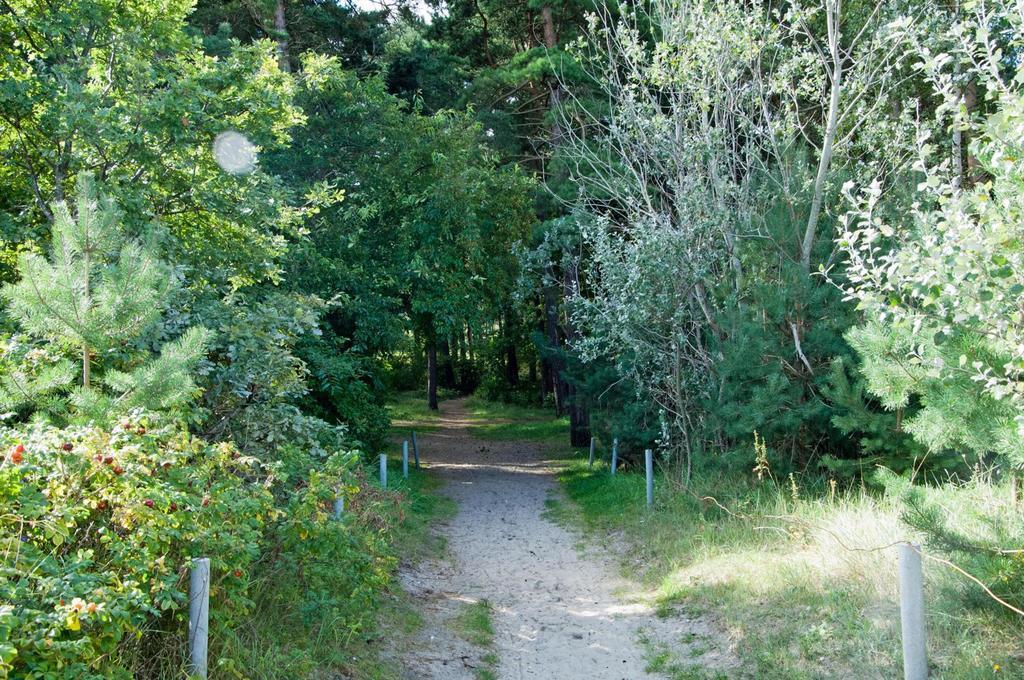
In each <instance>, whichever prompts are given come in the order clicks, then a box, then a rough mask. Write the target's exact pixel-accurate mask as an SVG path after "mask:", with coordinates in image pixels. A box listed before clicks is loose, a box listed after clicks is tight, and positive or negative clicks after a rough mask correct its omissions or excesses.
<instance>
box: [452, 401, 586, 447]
mask: <svg viewBox="0 0 1024 680" xmlns="http://www.w3.org/2000/svg"><path fill="white" fill-rule="evenodd" d="M466 405H467V407H468V408H469V411H470V413H471V414H472V416H473V418H474V419H478V420H479V421H480V424H478V425H470V426H469V428H468V429H469V432H470V434H472V435H473V436H474V437H477V438H479V439H487V440H491V441H529V442H536V443H540V444H544V445H545V446H559V445H564V444H565V442H566V441H567V440H568V438H569V419H568V418H554V417H552V414H551V410H550V409H545V408H532V407H528V406H517V405H513V404H503V403H500V402H493V401H487V400H486V399H481V398H479V397H470V398H469V400H468V401H467V402H466Z"/></svg>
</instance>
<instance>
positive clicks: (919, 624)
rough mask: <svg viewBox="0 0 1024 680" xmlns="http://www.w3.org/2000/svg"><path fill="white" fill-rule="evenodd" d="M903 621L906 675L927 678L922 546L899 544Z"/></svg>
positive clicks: (914, 679) (909, 679) (918, 679)
mask: <svg viewBox="0 0 1024 680" xmlns="http://www.w3.org/2000/svg"><path fill="white" fill-rule="evenodd" d="M899 565H900V566H899V571H900V624H901V625H902V628H903V677H904V678H905V680H927V678H928V650H927V645H926V638H925V628H924V577H923V575H922V573H921V546H919V545H915V544H913V543H901V544H900V546H899Z"/></svg>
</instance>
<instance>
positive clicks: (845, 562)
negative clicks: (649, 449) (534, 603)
mask: <svg viewBox="0 0 1024 680" xmlns="http://www.w3.org/2000/svg"><path fill="white" fill-rule="evenodd" d="M561 481H562V482H563V485H564V488H565V490H566V494H567V496H568V498H569V499H570V502H564V501H562V502H556V503H554V504H553V508H552V509H551V511H550V514H552V515H553V516H554V517H555V518H556V519H559V520H560V521H563V522H566V523H570V524H573V525H576V526H578V527H580V528H582V529H583V530H584V531H585V532H586V533H587V534H588V535H589V536H590V537H591V538H592V539H593V538H596V539H598V540H600V539H601V538H603V537H610V536H615V537H616V540H609V541H607V543H608V547H609V549H612V550H617V551H620V553H619V554H620V557H621V562H622V566H623V570H624V572H626V573H628V574H629V575H630V576H632V577H634V578H640V579H641V580H643V581H644V582H645V584H646V585H648V586H649V587H651V588H653V589H654V590H655V591H656V593H657V601H658V611H659V613H660V614H661V615H671V614H672V613H674V612H679V613H686V614H691V615H708V616H709V617H710V618H711V620H713V621H714V622H715V623H716V624H717V626H718V627H719V628H720V629H721V630H722V631H723V632H724V634H727V635H728V636H729V637H730V638H731V639H733V640H734V641H735V648H736V652H737V653H738V654H739V656H740V660H741V662H742V672H743V674H744V675H746V676H748V677H758V678H780V679H781V678H795V679H800V678H808V679H809V678H823V677H828V678H839V677H842V678H888V677H898V676H899V675H900V674H901V673H902V666H901V664H902V660H901V659H902V655H901V648H900V634H899V610H898V606H897V602H898V600H897V597H898V593H897V573H896V555H895V550H894V549H892V548H888V549H881V550H871V551H862V550H848V549H845V548H844V547H843V545H845V546H847V547H848V548H876V547H880V546H886V545H888V544H890V543H892V542H894V541H898V540H905V539H907V538H912V537H915V536H914V533H913V532H912V531H911V530H910V529H909V528H908V527H906V526H905V525H904V524H902V522H901V521H900V519H899V512H900V508H899V506H898V505H897V502H896V501H895V500H890V499H887V498H876V497H872V496H871V495H868V494H865V493H863V492H862V491H861V490H860V489H850V490H848V491H846V492H845V493H844V492H837V493H833V494H829V493H828V492H825V493H824V494H821V493H820V492H819V495H810V494H809V493H808V492H807V490H805V489H801V488H799V486H798V487H797V489H796V492H795V494H794V492H793V490H792V489H791V488H790V486H789V482H788V481H785V482H784V483H783V484H782V485H780V486H779V487H776V486H775V485H774V483H772V482H770V481H767V480H766V481H765V482H763V483H757V482H755V481H752V480H741V481H738V482H731V483H727V482H724V481H723V480H721V479H716V478H712V477H710V476H709V477H708V478H706V479H696V480H694V483H693V485H692V487H691V488H692V489H694V490H699V491H700V493H689V492H687V491H685V490H683V489H682V488H680V487H678V486H677V487H676V488H675V490H670V488H669V487H670V485H669V484H668V483H667V481H666V480H665V479H664V478H661V477H659V478H658V479H657V493H656V503H655V509H654V510H653V511H647V510H645V508H644V482H643V478H642V477H641V476H640V475H635V474H628V473H620V474H618V475H616V476H615V477H611V476H609V475H608V472H607V469H606V467H604V466H600V467H598V468H596V469H595V470H590V469H588V467H587V463H586V460H585V459H583V460H581V458H580V457H579V456H577V457H575V458H573V459H572V460H571V461H570V462H569V463H568V465H567V467H566V468H565V470H564V471H563V473H562V475H561ZM996 495H998V494H996ZM704 496H714V497H715V499H716V500H717V501H718V502H719V503H721V505H722V506H725V507H726V508H728V510H723V509H722V508H721V507H719V505H718V504H716V503H715V502H713V501H711V500H708V499H707V498H702V497H704ZM961 502H967V500H966V499H961ZM973 502H987V501H984V499H982V500H979V499H973ZM730 513H733V514H730ZM840 542H841V543H842V544H840ZM925 570H926V573H925V579H926V582H927V591H926V600H927V602H928V621H927V623H928V636H929V653H930V660H931V663H932V665H933V668H934V673H933V675H934V677H936V678H990V677H1024V663H1022V657H1020V651H1021V642H1020V641H1021V640H1022V639H1024V626H1022V625H1021V624H1020V622H1019V621H1016V620H1014V619H1013V618H1011V616H1008V615H1006V614H1004V613H1002V612H1000V611H998V608H997V607H994V606H991V607H984V608H981V609H972V608H969V607H966V606H965V599H964V596H965V592H966V591H968V590H970V589H971V588H973V586H971V585H970V584H969V583H967V582H966V581H964V580H963V579H962V578H960V577H958V576H957V575H956V574H955V573H953V572H951V571H950V570H949V569H947V568H945V567H943V566H941V565H938V564H936V563H932V562H927V561H926V564H925ZM683 649H690V651H691V652H692V651H693V648H692V647H684V648H681V649H665V648H652V649H650V650H649V651H650V664H651V666H652V669H656V670H658V671H659V672H663V673H666V674H668V675H669V676H670V677H674V678H695V677H708V676H707V675H706V672H705V671H704V670H702V669H700V668H694V664H693V663H692V659H691V660H690V663H687V658H686V657H687V654H688V653H687V652H685V651H683ZM997 664H998V666H999V672H998V674H996V673H995V672H994V667H995V665H997ZM702 673H704V675H702ZM710 677H714V675H713V674H712V675H711V676H710Z"/></svg>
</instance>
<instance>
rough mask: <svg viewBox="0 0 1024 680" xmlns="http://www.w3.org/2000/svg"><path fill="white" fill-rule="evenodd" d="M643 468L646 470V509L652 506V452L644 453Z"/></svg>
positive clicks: (648, 450)
mask: <svg viewBox="0 0 1024 680" xmlns="http://www.w3.org/2000/svg"><path fill="white" fill-rule="evenodd" d="M644 467H645V468H646V469H647V507H649V508H650V507H652V506H653V505H654V452H653V451H651V450H650V449H647V450H646V451H644Z"/></svg>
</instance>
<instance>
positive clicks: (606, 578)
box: [396, 400, 734, 680]
mask: <svg viewBox="0 0 1024 680" xmlns="http://www.w3.org/2000/svg"><path fill="white" fill-rule="evenodd" d="M441 413H442V422H441V428H440V429H439V430H438V431H436V432H431V433H423V434H422V435H419V437H418V438H419V444H420V446H419V448H420V452H421V458H422V461H423V464H424V465H425V466H426V467H429V468H430V469H431V470H432V471H433V472H434V473H435V474H437V475H439V476H440V477H441V478H442V479H443V480H444V483H445V486H444V489H443V493H444V494H445V495H447V496H449V497H450V498H452V499H453V500H454V501H455V502H456V503H457V504H458V514H457V515H456V516H455V517H454V519H452V520H451V521H450V522H448V523H446V524H445V525H442V526H439V527H437V529H436V530H437V531H438V532H439V533H441V534H442V535H443V536H445V537H446V539H447V542H448V549H447V555H446V556H445V557H444V558H442V559H437V560H427V561H425V562H422V563H420V564H418V565H416V566H414V567H404V568H403V569H402V571H401V580H402V583H403V586H404V587H405V588H406V590H407V591H408V592H409V593H410V595H411V596H412V597H413V599H414V601H415V602H416V603H417V606H418V607H419V608H420V610H421V611H422V613H423V615H424V617H425V620H426V625H425V626H424V629H423V630H422V631H421V632H420V633H419V634H418V636H417V637H416V638H414V639H413V640H411V641H407V642H406V643H405V645H404V646H405V647H407V648H405V649H401V650H396V653H398V654H399V655H400V658H401V664H402V667H403V669H404V673H405V677H406V678H409V679H419V678H437V679H442V680H448V679H453V680H454V679H457V678H458V679H461V678H469V679H473V678H479V677H488V676H481V675H480V673H481V671H482V669H485V668H488V667H489V666H488V665H487V664H485V663H484V661H482V656H483V655H484V654H485V653H486V652H487V651H488V650H482V649H479V648H477V647H474V646H473V645H471V644H469V643H467V642H465V641H464V640H463V639H461V638H460V637H459V636H458V635H457V634H456V633H455V632H453V631H452V630H451V628H452V626H451V621H452V619H453V617H455V616H456V615H457V614H458V612H459V611H460V610H461V609H463V608H464V607H466V605H467V603H473V602H476V601H478V600H481V599H486V600H488V601H489V602H490V603H491V605H492V606H493V611H494V613H493V621H494V628H495V640H494V648H493V649H492V650H490V651H493V652H495V653H496V654H497V657H498V660H499V663H498V665H497V668H496V675H497V677H498V678H501V679H506V678H507V679H509V680H512V679H515V680H519V679H525V678H539V679H547V678H551V679H558V680H571V679H574V678H581V679H582V678H586V679H588V680H626V679H633V678H644V677H651V676H650V675H648V673H647V672H646V670H645V669H646V667H647V665H648V664H647V659H645V653H646V650H645V646H644V645H643V644H642V643H641V642H640V640H641V637H642V636H643V637H646V638H647V639H651V640H655V641H657V642H658V643H660V644H663V645H668V646H670V647H671V648H672V649H673V651H674V652H675V654H676V655H677V656H680V657H682V658H688V659H691V660H692V661H693V662H694V663H698V664H700V665H704V666H713V667H716V668H718V669H719V671H720V672H724V673H725V674H726V675H731V673H729V672H728V669H729V668H730V667H732V666H733V665H734V661H733V660H732V658H731V655H730V654H729V653H728V650H727V649H723V648H724V647H726V645H725V644H724V642H723V638H722V636H721V635H720V634H719V633H718V632H717V631H715V630H714V629H713V626H712V625H711V624H710V623H709V622H707V621H704V620H701V619H690V618H680V617H671V618H668V619H659V618H657V617H656V616H655V615H654V613H653V611H652V609H651V607H650V605H649V604H648V603H647V601H646V600H647V598H646V597H645V596H644V594H643V593H641V592H638V590H637V588H636V586H635V585H634V584H631V583H629V582H627V581H625V580H623V579H622V578H620V577H618V576H617V575H616V569H615V567H614V565H612V564H611V563H610V562H609V561H608V559H607V558H605V557H603V556H602V555H601V554H599V553H598V552H597V551H595V550H593V549H586V548H583V547H582V546H581V544H580V541H581V537H580V536H578V535H576V534H574V533H573V532H572V531H570V530H568V529H566V528H564V527H562V526H560V525H558V524H556V523H554V522H552V521H551V520H549V519H547V518H545V516H544V515H545V501H546V500H547V499H548V498H551V497H553V496H557V494H559V493H560V491H559V488H558V484H557V481H556V479H555V477H554V473H555V471H556V469H557V468H556V463H553V462H550V461H547V460H545V456H544V454H543V453H542V451H541V449H540V447H538V446H537V445H534V444H530V443H523V442H497V441H484V440H480V439H476V438H474V437H472V436H471V435H470V434H469V432H467V430H466V427H467V426H468V425H470V424H473V423H475V422H478V421H473V420H472V419H471V418H470V417H469V416H468V415H467V412H466V408H465V404H464V402H463V401H462V400H453V401H448V402H445V403H443V404H442V405H441ZM709 643H710V644H709ZM689 646H693V647H692V649H688V647H689ZM490 677H493V676H490Z"/></svg>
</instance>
